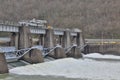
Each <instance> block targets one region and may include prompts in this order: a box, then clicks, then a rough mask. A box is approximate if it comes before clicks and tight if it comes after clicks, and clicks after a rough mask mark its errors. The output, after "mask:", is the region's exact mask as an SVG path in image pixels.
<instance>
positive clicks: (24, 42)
mask: <svg viewBox="0 0 120 80" xmlns="http://www.w3.org/2000/svg"><path fill="white" fill-rule="evenodd" d="M29 47H32V37H31V34H30V29H29V26H25V25H22V26H20V27H19V38H18V49H24V48H29Z"/></svg>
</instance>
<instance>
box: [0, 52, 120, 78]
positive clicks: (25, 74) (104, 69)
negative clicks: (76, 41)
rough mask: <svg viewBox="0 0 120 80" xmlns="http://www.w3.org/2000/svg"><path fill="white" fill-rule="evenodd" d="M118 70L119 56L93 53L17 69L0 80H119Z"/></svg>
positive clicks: (119, 70)
mask: <svg viewBox="0 0 120 80" xmlns="http://www.w3.org/2000/svg"><path fill="white" fill-rule="evenodd" d="M87 58H96V59H97V58H99V59H102V61H101V60H92V59H87ZM103 59H104V60H103ZM109 60H110V61H109ZM119 68H120V56H113V55H100V54H97V53H95V54H91V55H85V56H84V58H83V59H73V58H65V59H59V60H55V61H50V62H45V63H40V64H33V65H27V66H23V67H17V68H14V69H11V70H10V73H9V74H6V75H0V80H120V76H119V75H120V69H119Z"/></svg>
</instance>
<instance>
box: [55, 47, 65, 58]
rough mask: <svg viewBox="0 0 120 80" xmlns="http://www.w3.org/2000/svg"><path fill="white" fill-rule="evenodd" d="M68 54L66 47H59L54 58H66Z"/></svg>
mask: <svg viewBox="0 0 120 80" xmlns="http://www.w3.org/2000/svg"><path fill="white" fill-rule="evenodd" d="M66 57H67V56H66V55H65V51H64V48H62V47H58V48H56V49H55V54H54V58H56V59H59V58H66Z"/></svg>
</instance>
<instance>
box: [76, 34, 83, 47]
mask: <svg viewBox="0 0 120 80" xmlns="http://www.w3.org/2000/svg"><path fill="white" fill-rule="evenodd" d="M76 42H77V45H78V46H83V45H85V41H84V39H83V35H82V32H77V39H76Z"/></svg>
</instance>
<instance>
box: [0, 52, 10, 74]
mask: <svg viewBox="0 0 120 80" xmlns="http://www.w3.org/2000/svg"><path fill="white" fill-rule="evenodd" d="M8 72H9V71H8V66H7V62H6V59H5V55H4V53H0V74H4V73H8Z"/></svg>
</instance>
